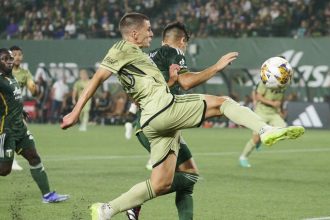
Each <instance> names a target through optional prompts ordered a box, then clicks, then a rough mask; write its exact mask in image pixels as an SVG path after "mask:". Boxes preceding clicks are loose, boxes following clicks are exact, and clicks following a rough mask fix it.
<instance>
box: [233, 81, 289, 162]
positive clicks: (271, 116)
mask: <svg viewBox="0 0 330 220" xmlns="http://www.w3.org/2000/svg"><path fill="white" fill-rule="evenodd" d="M286 88H287V87H283V88H282V87H281V88H272V89H271V88H267V87H266V86H265V85H264V84H263V83H262V82H260V83H258V85H257V86H256V88H255V90H254V91H253V92H252V96H253V102H254V103H255V106H254V112H255V113H256V114H257V115H259V116H260V117H261V118H262V120H263V121H264V122H266V123H267V124H270V125H272V126H275V127H285V126H287V124H286V122H285V121H284V119H283V117H282V105H283V101H284V93H285V90H286ZM260 144H261V141H260V137H259V134H258V133H256V132H253V134H252V138H251V139H250V140H249V141H248V142H247V143H246V145H245V147H244V149H243V151H242V154H241V156H240V157H239V164H240V165H241V167H244V168H249V167H251V164H250V163H249V160H248V157H249V156H250V154H251V153H252V151H253V150H254V149H256V148H257V147H259V145H260Z"/></svg>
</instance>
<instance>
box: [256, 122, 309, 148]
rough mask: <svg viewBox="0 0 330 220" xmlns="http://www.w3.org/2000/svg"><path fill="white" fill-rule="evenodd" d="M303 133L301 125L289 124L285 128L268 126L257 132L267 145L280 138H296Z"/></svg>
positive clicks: (303, 129)
mask: <svg viewBox="0 0 330 220" xmlns="http://www.w3.org/2000/svg"><path fill="white" fill-rule="evenodd" d="M304 133H305V128H304V127H302V126H289V127H285V128H276V127H269V128H266V129H262V130H261V131H260V132H259V134H260V139H261V142H262V143H263V144H265V145H267V146H271V145H273V144H275V143H276V142H278V141H280V140H285V139H296V138H298V137H300V136H301V135H303V134H304Z"/></svg>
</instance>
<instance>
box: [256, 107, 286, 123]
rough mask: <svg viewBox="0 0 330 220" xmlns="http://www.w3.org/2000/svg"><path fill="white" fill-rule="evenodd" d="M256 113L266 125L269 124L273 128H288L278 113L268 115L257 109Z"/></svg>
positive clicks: (268, 113)
mask: <svg viewBox="0 0 330 220" xmlns="http://www.w3.org/2000/svg"><path fill="white" fill-rule="evenodd" d="M254 112H255V113H256V114H257V115H259V116H260V117H261V118H262V120H263V121H264V122H265V123H267V124H269V125H271V126H273V127H286V126H287V124H286V122H285V121H284V119H283V118H282V117H281V115H280V114H278V113H270V112H267V113H266V112H263V111H260V110H258V109H256V110H255V111H254Z"/></svg>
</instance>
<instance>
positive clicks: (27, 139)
mask: <svg viewBox="0 0 330 220" xmlns="http://www.w3.org/2000/svg"><path fill="white" fill-rule="evenodd" d="M27 148H35V143H34V140H33V136H32V134H31V133H30V131H28V130H27V131H26V133H25V134H24V135H22V136H21V137H15V136H14V135H10V134H6V135H5V138H4V144H3V145H1V144H0V162H1V161H12V160H13V159H14V152H16V153H17V154H20V153H21V152H22V151H23V149H27Z"/></svg>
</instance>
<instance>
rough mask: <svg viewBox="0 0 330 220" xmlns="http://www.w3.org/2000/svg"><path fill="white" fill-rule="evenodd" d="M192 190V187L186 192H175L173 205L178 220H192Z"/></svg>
mask: <svg viewBox="0 0 330 220" xmlns="http://www.w3.org/2000/svg"><path fill="white" fill-rule="evenodd" d="M193 188H194V187H193V186H192V187H191V188H190V189H188V190H183V191H177V192H176V196H175V205H176V208H177V210H178V215H179V220H192V219H193V217H194V212H193V211H194V203H193V198H192V191H193Z"/></svg>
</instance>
